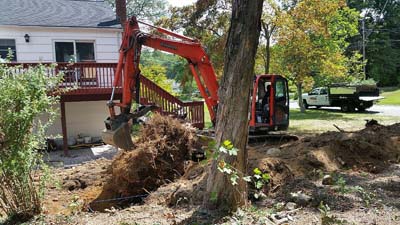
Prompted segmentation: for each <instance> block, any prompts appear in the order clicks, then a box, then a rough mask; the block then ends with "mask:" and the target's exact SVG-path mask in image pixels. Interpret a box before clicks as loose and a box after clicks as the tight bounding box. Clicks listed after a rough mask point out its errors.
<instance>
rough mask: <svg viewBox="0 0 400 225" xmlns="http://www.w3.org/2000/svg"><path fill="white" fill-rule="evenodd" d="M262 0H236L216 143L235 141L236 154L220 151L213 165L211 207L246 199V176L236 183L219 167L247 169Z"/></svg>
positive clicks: (225, 206) (229, 207) (207, 198)
mask: <svg viewBox="0 0 400 225" xmlns="http://www.w3.org/2000/svg"><path fill="white" fill-rule="evenodd" d="M262 4H263V1H262V0H240V1H239V0H234V1H233V2H232V16H231V24H230V28H229V32H228V39H227V43H226V45H225V54H224V59H225V63H224V75H223V77H222V80H221V87H220V90H219V93H218V94H219V96H220V101H219V105H218V113H217V125H216V137H215V139H216V145H217V146H218V147H219V146H221V145H222V143H223V142H224V141H225V140H230V141H232V143H233V145H234V146H235V147H236V148H238V149H239V152H238V154H237V156H227V155H220V156H219V158H218V159H217V160H214V161H213V162H212V165H211V170H210V174H209V177H208V180H207V193H206V195H205V198H204V203H205V205H206V206H207V207H208V208H215V207H217V208H219V209H222V210H228V211H230V210H236V209H237V208H238V207H239V206H242V205H244V204H246V202H247V185H246V182H245V181H244V180H243V179H240V180H238V184H237V185H234V184H232V182H231V181H230V179H229V178H228V177H227V176H225V175H224V174H223V173H221V172H219V171H218V170H217V167H218V162H220V161H221V160H223V161H224V162H226V163H229V164H230V165H232V166H233V167H235V168H236V169H238V170H239V171H241V172H242V173H243V174H246V169H247V165H246V164H247V151H246V145H247V136H248V119H247V118H248V110H249V101H248V99H250V88H251V86H252V82H253V76H254V73H253V72H254V62H255V55H256V51H257V46H258V40H259V35H260V26H261V13H262Z"/></svg>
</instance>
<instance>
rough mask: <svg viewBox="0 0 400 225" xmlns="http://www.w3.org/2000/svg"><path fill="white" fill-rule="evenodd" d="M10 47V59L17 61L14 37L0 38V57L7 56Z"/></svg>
mask: <svg viewBox="0 0 400 225" xmlns="http://www.w3.org/2000/svg"><path fill="white" fill-rule="evenodd" d="M10 49H11V51H12V54H13V56H12V58H11V60H12V61H17V50H16V47H15V40H14V39H0V58H2V59H5V58H7V55H8V51H9V50H10Z"/></svg>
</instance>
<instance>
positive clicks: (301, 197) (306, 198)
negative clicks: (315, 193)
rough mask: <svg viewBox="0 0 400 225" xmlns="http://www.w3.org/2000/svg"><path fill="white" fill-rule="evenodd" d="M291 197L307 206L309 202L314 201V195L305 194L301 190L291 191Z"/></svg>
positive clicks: (301, 204) (299, 203)
mask: <svg viewBox="0 0 400 225" xmlns="http://www.w3.org/2000/svg"><path fill="white" fill-rule="evenodd" d="M290 197H291V199H292V201H294V202H295V203H297V204H298V205H300V206H307V205H308V203H310V202H311V201H312V197H310V196H308V195H306V194H303V193H301V192H297V193H290Z"/></svg>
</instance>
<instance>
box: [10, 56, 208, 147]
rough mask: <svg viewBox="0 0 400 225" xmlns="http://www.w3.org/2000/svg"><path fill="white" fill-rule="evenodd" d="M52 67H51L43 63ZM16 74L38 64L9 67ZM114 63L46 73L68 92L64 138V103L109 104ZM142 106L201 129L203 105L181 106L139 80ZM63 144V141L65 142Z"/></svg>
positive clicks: (119, 92) (66, 67) (59, 68)
mask: <svg viewBox="0 0 400 225" xmlns="http://www.w3.org/2000/svg"><path fill="white" fill-rule="evenodd" d="M42 64H43V65H51V63H42ZM8 65H9V66H12V67H13V68H14V69H15V72H16V73H22V72H23V71H24V70H26V69H28V68H29V67H31V66H37V65H38V63H8ZM116 67H117V64H116V63H74V64H70V63H58V64H57V65H56V66H55V67H53V68H51V69H49V70H48V74H49V76H55V75H56V74H59V73H62V74H63V76H64V79H63V82H62V83H61V84H60V88H71V90H70V91H68V92H65V93H63V94H62V95H61V120H62V127H63V136H64V137H67V130H66V124H65V123H66V119H65V117H66V115H65V102H80V101H100V100H109V99H110V96H111V92H112V87H113V82H114V74H115V70H116ZM140 93H141V99H140V102H141V103H142V104H154V105H156V106H158V107H159V112H160V113H161V114H163V115H175V116H179V117H185V118H186V120H187V121H188V122H190V123H191V124H192V125H193V126H195V127H197V128H199V129H203V128H204V103H203V101H192V102H183V101H181V100H180V99H178V98H176V97H175V96H173V95H171V94H170V93H168V92H167V91H165V90H164V89H162V88H161V87H159V86H158V85H157V84H155V83H154V82H152V81H151V80H149V79H147V78H146V77H144V76H141V87H140ZM121 98H122V87H121V84H120V85H118V86H117V87H116V90H115V97H114V99H115V100H119V99H121ZM65 143H66V138H65Z"/></svg>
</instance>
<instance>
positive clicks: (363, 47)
mask: <svg viewBox="0 0 400 225" xmlns="http://www.w3.org/2000/svg"><path fill="white" fill-rule="evenodd" d="M361 29H362V55H363V63H364V64H363V71H364V80H366V79H367V72H366V63H365V60H366V56H365V41H366V40H365V39H366V38H365V36H366V35H365V16H364V17H363V18H362V28H361Z"/></svg>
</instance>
